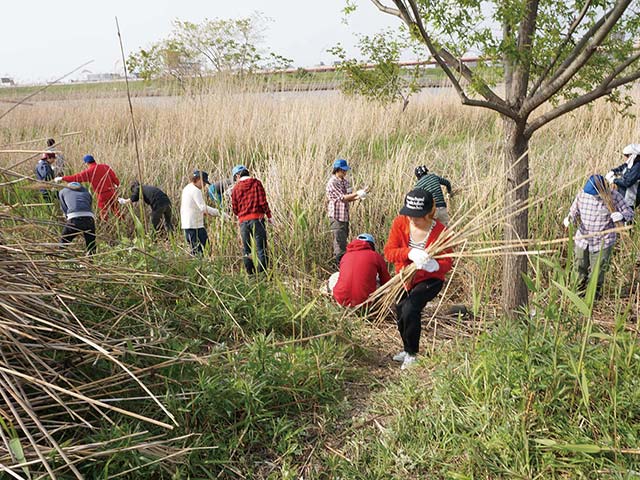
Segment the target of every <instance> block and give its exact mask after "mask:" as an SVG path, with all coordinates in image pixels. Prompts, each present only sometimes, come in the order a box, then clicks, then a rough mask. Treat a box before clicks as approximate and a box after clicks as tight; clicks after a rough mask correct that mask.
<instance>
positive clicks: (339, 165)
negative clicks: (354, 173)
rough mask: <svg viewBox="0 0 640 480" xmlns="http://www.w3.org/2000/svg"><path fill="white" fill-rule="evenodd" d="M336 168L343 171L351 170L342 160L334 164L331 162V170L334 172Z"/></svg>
mask: <svg viewBox="0 0 640 480" xmlns="http://www.w3.org/2000/svg"><path fill="white" fill-rule="evenodd" d="M336 168H339V169H340V170H344V171H347V170H351V167H350V166H349V164H348V163H347V161H346V160H344V159H343V158H339V159H337V160H336V161H335V162H333V169H334V170H335V169H336Z"/></svg>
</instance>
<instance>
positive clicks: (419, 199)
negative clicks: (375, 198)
mask: <svg viewBox="0 0 640 480" xmlns="http://www.w3.org/2000/svg"><path fill="white" fill-rule="evenodd" d="M431 210H433V195H431V192H427V191H426V190H422V189H420V188H416V189H415V190H411V191H410V192H409V193H407V194H406V195H405V197H404V207H402V208H401V209H400V215H406V216H407V217H424V216H425V215H428V214H429V213H431Z"/></svg>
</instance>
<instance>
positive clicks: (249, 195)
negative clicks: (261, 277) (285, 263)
mask: <svg viewBox="0 0 640 480" xmlns="http://www.w3.org/2000/svg"><path fill="white" fill-rule="evenodd" d="M231 177H232V178H233V181H234V182H235V184H234V186H233V190H232V191H231V209H232V210H233V213H234V215H235V216H236V217H238V224H239V225H240V237H241V238H242V253H243V256H242V260H243V262H244V266H245V268H246V270H247V273H249V274H250V275H251V274H254V273H259V272H264V271H265V270H266V268H267V264H268V255H267V229H266V226H265V221H268V222H269V223H273V219H272V217H271V209H270V208H269V202H267V194H266V193H265V191H264V187H263V186H262V182H261V181H260V180H258V179H257V178H253V177H252V176H251V175H250V174H249V170H247V168H246V167H245V166H244V165H236V166H235V167H233V170H232V171H231ZM254 246H255V257H256V260H257V261H258V265H257V266H256V265H255V263H254V261H253V260H254V255H253V253H254V252H253V247H254Z"/></svg>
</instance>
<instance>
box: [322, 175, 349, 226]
mask: <svg viewBox="0 0 640 480" xmlns="http://www.w3.org/2000/svg"><path fill="white" fill-rule="evenodd" d="M352 192H353V189H352V188H351V183H349V180H347V179H346V178H343V179H340V178H338V177H336V176H335V175H331V178H330V179H329V181H328V182H327V202H328V203H327V216H328V217H329V218H333V219H334V220H337V221H339V222H348V221H349V203H348V202H345V201H344V200H343V199H342V198H343V197H344V196H345V195H348V194H350V193H352Z"/></svg>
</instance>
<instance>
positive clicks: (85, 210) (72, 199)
mask: <svg viewBox="0 0 640 480" xmlns="http://www.w3.org/2000/svg"><path fill="white" fill-rule="evenodd" d="M58 197H59V198H60V208H62V213H64V216H65V218H66V219H67V223H66V224H65V226H64V228H63V229H62V237H61V239H60V242H61V243H62V244H63V245H65V244H68V243H71V242H72V241H73V239H74V238H75V237H77V236H78V235H81V234H82V235H83V236H84V242H85V244H86V247H87V254H89V255H93V254H94V253H96V222H95V219H94V215H93V209H92V208H91V204H92V202H93V198H92V197H91V194H90V193H89V191H88V190H87V189H86V188H85V187H83V186H82V184H81V183H78V182H70V183H69V184H68V185H67V186H66V187H65V188H63V189H62V190H60V193H59V194H58Z"/></svg>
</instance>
